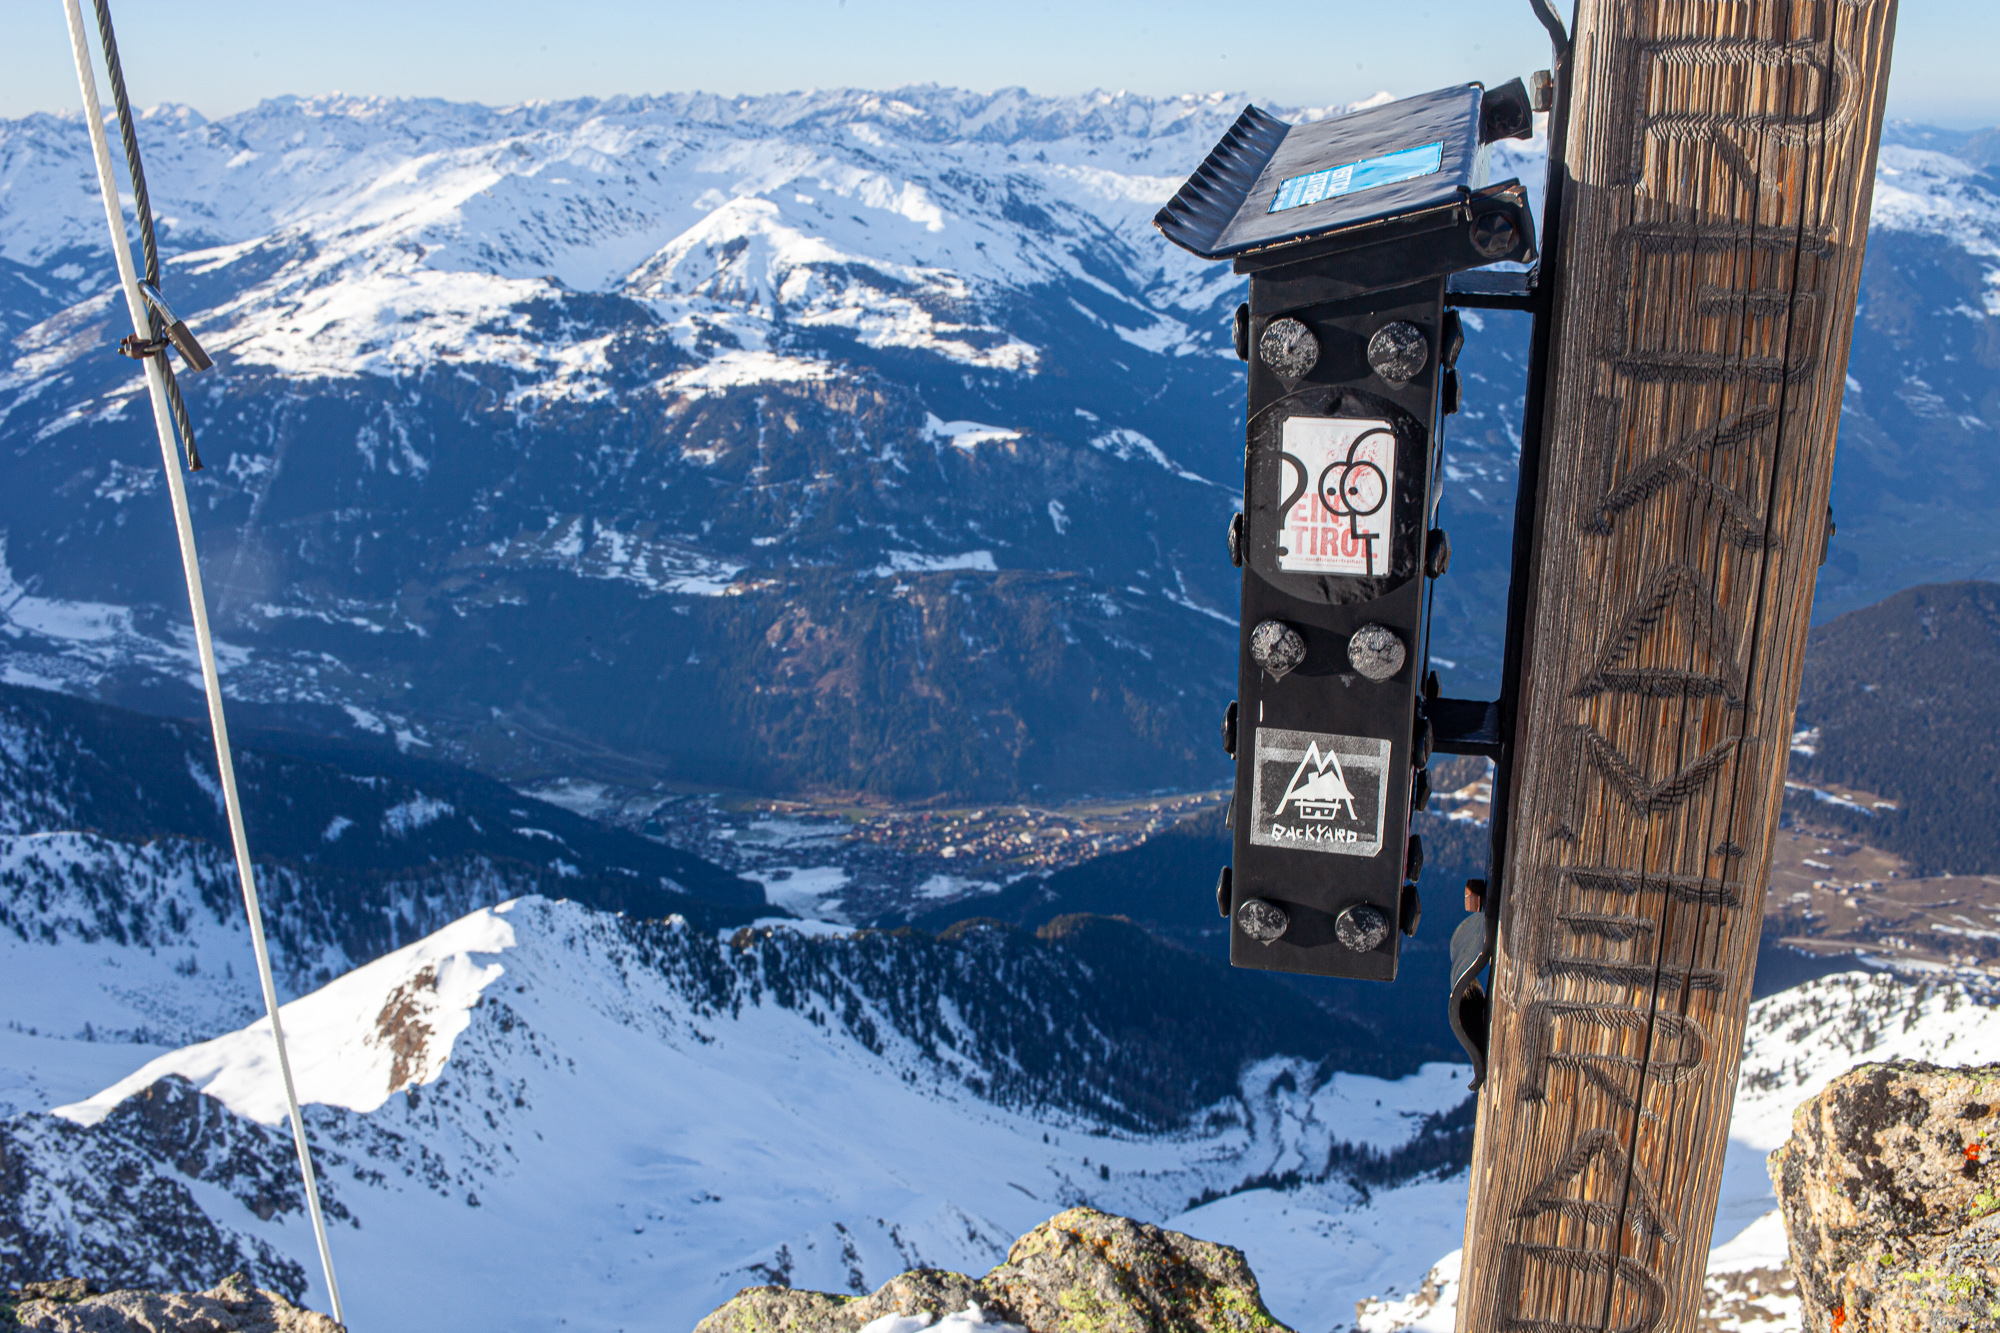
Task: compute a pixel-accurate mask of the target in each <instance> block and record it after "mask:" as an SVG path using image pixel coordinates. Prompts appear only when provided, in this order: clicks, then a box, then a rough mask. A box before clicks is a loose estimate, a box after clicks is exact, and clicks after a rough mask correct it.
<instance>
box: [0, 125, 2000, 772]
mask: <svg viewBox="0 0 2000 1333" xmlns="http://www.w3.org/2000/svg"><path fill="white" fill-rule="evenodd" d="M1237 110H1238V102H1237V99H1233V98H1229V97H1225V96H1221V95H1212V96H1203V97H1182V98H1143V97H1134V96H1129V95H1109V94H1099V95H1092V96H1086V97H1077V98H1067V99H1050V98H1036V97H1032V96H1029V95H1027V94H1024V93H1020V92H1018V91H1012V92H1005V93H1000V94H974V93H966V92H961V91H957V90H952V89H942V88H917V89H902V90H897V91H895V92H893V93H869V92H855V91H830V92H820V93H811V94H797V95H787V96H772V97H761V98H717V97H708V96H703V95H692V94H691V95H684V96H668V97H656V98H620V99H608V100H590V101H581V102H572V103H561V104H536V105H531V106H522V107H514V108H490V107H480V106H467V105H454V104H448V103H440V102H435V101H379V100H376V101H371V100H364V99H344V98H319V99H281V100H278V101H274V102H269V103H265V104H263V105H260V106H258V107H256V108H253V109H252V110H250V111H246V112H243V113H241V114H239V115H236V116H231V117H225V118H222V119H218V120H215V121H207V120H204V119H203V118H201V117H200V116H198V115H196V114H195V113H193V112H191V111H189V110H188V109H186V108H173V107H165V108H156V109H154V110H153V111H151V112H148V113H146V114H145V115H144V116H143V117H142V119H141V123H140V127H139V133H140V139H141V142H142V145H143V146H144V148H145V151H146V154H147V160H148V163H149V168H148V170H149V177H150V184H151V186H152V193H153V198H154V200H155V205H156V210H157V212H158V213H159V215H160V225H161V234H162V237H163V246H164V248H165V250H166V252H167V254H168V263H167V275H166V280H165V286H166V288H167V290H168V292H169V295H170V296H171V297H172V298H173V299H174V300H176V301H177V302H178V303H179V305H180V307H181V308H182V309H183V310H184V311H185V312H187V313H188V316H189V318H190V319H191V321H192V322H193V323H194V325H195V327H196V328H197V330H198V331H199V333H200V334H201V336H202V337H203V338H204V340H205V341H206V343H207V344H208V345H209V346H210V347H211V349H212V350H214V352H215V353H216V354H217V357H218V362H219V366H220V368H219V370H218V371H216V372H213V373H211V374H209V375H207V376H200V377H188V378H187V387H188V391H189V394H190V399H191V403H192V405H193V407H194V410H195V414H196V417H197V419H198V421H199V422H200V430H201V432H202V440H203V451H204V454H205V456H206V457H207V458H208V460H209V468H208V470H207V471H206V472H204V473H202V474H200V475H198V476H196V477H194V478H192V479H191V487H192V493H193V495H194V498H195V503H196V512H197V523H198V526H199V528H200V529H201V533H202V540H203V543H204V551H205V555H206V562H207V564H206V568H207V571H208V575H209V578H210V581H211V587H212V589H213V591H212V596H211V601H212V604H213V607H214V610H215V615H216V623H217V629H218V633H219V634H220V635H221V637H222V641H223V645H224V649H223V661H224V670H225V680H226V682H227V684H228V688H229V690H230V693H231V695H232V697H233V698H234V699H236V700H237V703H236V704H235V707H236V708H238V710H239V711H240V712H241V713H242V714H243V715H244V717H245V718H246V720H254V721H257V722H260V723H264V724H268V725H275V726H282V727H286V728H289V729H293V730H304V731H314V732H319V733H321V734H325V735H329V736H345V737H350V738H362V739H365V738H368V737H371V736H372V737H377V738H380V739H382V740H384V741H390V740H393V741H395V742H396V743H397V744H399V745H401V746H404V747H409V746H417V747H422V746H430V747H432V750H433V752H435V753H438V754H441V755H444V756H446V757H450V758H453V759H456V760H459V761H461V762H465V763H469V764H471V765H472V766H474V767H475V768H479V769H481V770H483V771H485V772H488V773H490V774H493V775H495V776H497V777H500V778H502V779H503V780H506V781H509V782H512V783H514V784H516V785H522V784H531V783H534V782H538V781H550V780H557V779H563V778H580V779H589V780H592V781H598V782H605V783H610V784H614V785H622V786H625V787H631V788H639V789H648V788H653V787H659V786H662V785H664V786H665V787H669V788H673V789H676V790H687V789H698V790H714V789H717V788H728V789H735V790H739V791H745V792H757V793H765V794H776V793H813V792H819V793H843V792H844V793H855V792H859V793H870V794H873V795H874V796H875V797H878V798H883V799H889V800H894V801H902V802H910V801H925V800H937V799H946V800H954V799H965V800H994V799H1030V800H1035V801H1060V800H1069V799H1075V798H1078V797H1082V796H1087V795H1092V794H1098V795H1102V794H1115V793H1127V794H1129V793H1139V792H1148V791H1160V790H1190V789H1200V788H1206V787H1212V786H1215V785H1218V784H1219V783H1220V782H1221V780H1222V777H1223V775H1224V773H1225V772H1226V763H1227V761H1226V759H1225V757H1224V756H1223V755H1222V754H1221V751H1220V749H1219V747H1218V746H1216V745H1215V744H1214V742H1213V736H1214V731H1215V725H1216V722H1217V720H1218V719H1219V718H1220V716H1221V712H1222V709H1223V706H1224V705H1225V704H1226V702H1227V700H1228V697H1229V694H1230V692H1231V680H1232V675H1233V661H1234V648H1233V641H1234V635H1235V630H1234V625H1233V615H1234V610H1233V603H1234V587H1233V581H1234V572H1233V571H1232V570H1231V569H1230V567H1229V565H1228V563H1227V558H1226V555H1225V553H1224V546H1223V531H1224V527H1225V524H1226V521H1227V519H1228V517H1229V515H1230V514H1231V513H1232V512H1233V510H1234V509H1235V507H1236V505H1237V502H1238V494H1237V492H1238V489H1239V487H1240V484H1241V483H1240V467H1239V459H1240V451H1241V388H1240V373H1241V372H1240V367H1239V365H1238V364H1237V363H1236V362H1235V360H1234V358H1233V353H1232V352H1231V350H1230V343H1229V336H1228V332H1227V329H1228V315H1229V312H1230V310H1231V309H1232V308H1233V306H1234V304H1235V302H1236V300H1237V299H1238V296H1237V280H1236V279H1235V278H1233V277H1232V276H1231V275H1230V274H1229V273H1228V272H1227V271H1226V270H1225V269H1224V268H1223V267H1222V266H1209V265H1203V264H1200V263H1198V262H1196V261H1194V260H1193V259H1192V258H1190V257H1188V256H1186V255H1183V254H1182V253H1181V252H1179V251H1177V250H1174V249H1173V248H1172V247H1170V246H1168V245H1166V244H1165V243H1164V242H1163V241H1162V240H1161V239H1160V238H1159V237H1158V235H1157V234H1156V233H1155V232H1154V231H1153V229H1152V227H1151V225H1150V217H1151V215H1152V212H1153V211H1154V209H1155V208H1156V207H1157V206H1158V204H1159V203H1160V202H1161V201H1162V200H1164V199H1165V198H1166V196H1167V195H1168V194H1169V193H1171V191H1172V189H1173V188H1174V187H1175V186H1176V185H1177V184H1178V182H1179V180H1180V179H1181V177H1182V175H1183V174H1184V173H1185V172H1186V171H1187V170H1188V169H1189V168H1190V166H1191V165H1192V164H1193V163H1194V162H1196V161H1198V160H1199V158H1200V156H1201V155H1202V154H1203V153H1204V152H1205V151H1206V149H1207V146H1208V145H1209V144H1210V143H1212V142H1213V140H1214V139H1215V138H1216V137H1217V136H1218V135H1219V134H1220V133H1221V131H1222V129H1223V128H1225V127H1226V125H1227V124H1228V123H1229V121H1230V120H1231V119H1232V118H1233V117H1234V115H1235V113H1236V111H1237ZM1332 110H1333V111H1337V110H1338V108H1334V109H1332ZM1310 114H1328V112H1313V113H1310ZM1990 150H1991V145H1990V144H1989V143H1988V141H1986V140H1984V139H1980V138H1978V137H1977V136H1972V135H1956V134H1951V133H1949V132H1944V131H1937V130H1931V129H1926V128H1923V127H1913V126H1900V127H1892V128H1891V132H1890V134H1889V135H1888V146H1887V147H1885V149H1884V151H1883V156H1882V164H1881V170H1880V174H1879V176H1878V181H1877V194H1876V205H1875V217H1874V224H1873V225H1874V231H1873V236H1872V240H1871V249H1870V259H1869V264H1868V268H1867V271H1866V273H1865V275H1864V282H1863V294H1862V300H1861V308H1860V315H1859V320H1858V323H1857V331H1856V338H1855V343H1854V353H1853V357H1852V360H1851V364H1850V367H1849V389H1848V393H1847V401H1846V404H1845V410H1844V415H1843V436H1842V444H1841V454H1840V463H1839V472H1838V475H1837V478H1836V483H1835V493H1834V500H1835V507H1836V517H1837V519H1838V521H1839V533H1838V535H1837V536H1836V538H1835V540H1834V542H1833V545H1832V548H1831V551H1830V559H1829V563H1828V565H1827V566H1826V568H1825V569H1824V570H1823V571H1822V576H1821V602H1820V607H1821V611H1822V612H1823V613H1831V612H1834V611H1838V610H1842V609H1846V608H1849V607H1852V606H1858V605H1862V604H1866V603H1868V602H1872V601H1874V600H1877V599H1879V598H1880V597H1881V596H1883V595H1885V594H1887V593H1889V592H1893V591H1895V590H1896V589H1897V588H1900V587H1904V586H1908V585H1910V584H1913V583H1917V582H1926V581H1935V580H1938V579H1941V578H1948V577H1976V576H1979V575H1981V574H1982V573H1986V574H1990V573H1991V572H1992V571H1993V569H1994V561H1995V559H1996V556H2000V545H1996V538H1995V536H1994V532H1993V529H1992V525H1991V524H1990V522H1989V521H1988V520H1987V518H1986V514H1987V511H1988V508H1989V506H1988V505H1987V502H1986V501H1985V500H1984V499H1982V497H1983V496H1984V494H1985V491H1986V488H1987V487H1988V486H1989V485H1990V484H1991V483H1990V480H1989V479H1990V477H1991V475H1992V474H1993V472H1994V467H1993V464H1994V463H1995V462H1996V461H2000V459H1996V454H2000V435H1996V433H1995V431H1996V427H1995V426H1993V425H1991V424H1989V423H1991V422H1996V421H2000V404H1996V403H1994V402H1992V401H1991V395H1992V394H1993V389H1992V382H1993V377H1992V375H1991V369H1992V367H1991V364H1990V363H1991V361H1992V359H1993V356H1994V353H1993V352H1992V351H1991V350H1990V348H1991V346H1992V340H1991V339H1989V338H1987V337H1986V335H1985V333H1984V330H1985V327H1986V321H1988V320H1989V319H1991V318H1992V317H1993V313H1992V310H1993V308H1995V307H1993V306H1992V305H1991V304H1990V302H1991V300H1992V298H1991V297H1990V295H1989V293H1990V290H1991V288H1990V283H1989V282H1988V279H1987V276H1986V273H1987V265H1988V264H1989V263H1990V258H1989V256H1990V255H1991V254H1992V253H2000V182H1996V180H1995V179H1994V178H1993V177H1992V176H1990V175H1989V174H1988V173H1989V170H1990V167H1991V163H1990V162H1989V160H1988V157H1989V154H1990ZM1954 154H1963V156H1954ZM88 172H89V166H88V154H87V152H86V151H85V148H84V143H83V136H82V134H81V132H80V127H79V126H78V124H77V122H76V119H75V118H74V117H59V116H31V117H27V118H23V119H20V120H14V121H8V122H4V123H0V338H4V339H5V340H6V345H5V348H4V350H0V445H4V447H5V448H6V449H7V450H8V451H9V457H10V458H11V460H12V461H11V462H10V464H9V467H10V469H11V471H10V474H9V476H10V482H11V483H12V484H10V485H9V486H8V487H7V488H6V489H5V491H4V493H0V538H3V539H4V548H0V555H4V565H0V616H4V617H5V619H4V623H0V631H4V637H0V653H4V665H0V670H4V672H5V674H6V678H7V679H11V680H15V681H19V682H22V683H28V684H39V685H43V686H49V687H53V688H58V689H63V690H68V691H71V692H74V693H80V694H84V695H88V696H90V697H95V698H99V699H104V700H106V701H110V702H118V703H124V704H127V705H129V706H134V707H139V708H142V709H147V710H151V711H155V712H163V713H168V714H177V715H191V714H193V713H195V712H196V711H197V709H196V695H195V693H194V691H193V689H192V687H191V669H190V662H189V658H188V649H187V646H186V644H185V642H184V641H183V639H182V637H181V635H182V634H183V631H181V630H180V628H179V626H180V624H181V622H182V620H183V619H184V610H183V609H182V601H183V598H182V594H181V592H180V590H179V588H178V586H177V582H176V574H175V571H174V569H173V568H172V565H171V562H170V561H163V560H161V559H160V558H159V555H160V553H161V552H162V551H163V550H165V549H168V544H169V542H170V540H171V539H170V537H169V536H168V535H167V533H168V525H167V523H166V516H165V513H164V505H163V503H162V497H161V493H160V491H159V489H158V478H157V475H156V469H157V459H156V458H155V457H154V456H153V454H154V450H153V446H152V442H151V439H150V436H149V435H148V433H147V432H146V431H145V430H143V429H142V428H141V426H142V423H141V421H140V420H139V418H138V416H135V415H134V411H135V408H136V406H137V403H136V399H135V397H134V391H135V384H136V381H135V380H134V379H133V377H132V375H131V373H130V370H129V367H128V366H127V365H125V364H124V363H122V362H120V361H119V360H118V359H117V358H115V357H112V356H110V355H109V354H108V353H107V352H106V351H105V348H106V347H108V345H109V343H110V342H111V341H113V340H114V335H113V332H112V321H111V313H112V308H111V306H110V305H109V303H108V301H107V299H106V296H105V290H106V286H107V277H108V274H109V266H108V264H107V263H106V258H105V255H104V253H103V250H102V248H101V247H100V246H99V245H98V244H97V243H96V241H95V237H96V235H97V233H98V230H99V229H100V228H101V222H100V221H98V220H96V219H94V218H93V216H92V212H91V210H92V208H93V207H94V204H93V203H92V200H91V198H90V196H89V192H88V185H89V175H88ZM1495 172H1496V175H1498V176H1503V177H1504V176H1506V175H1510V174H1512V175H1519V176H1520V177H1521V178H1522V179H1524V180H1525V181H1527V182H1528V183H1529V184H1530V185H1531V186H1538V184H1539V177H1540V157H1539V155H1538V153H1537V152H1536V151H1535V148H1534V146H1532V145H1526V146H1522V147H1520V148H1518V149H1517V148H1515V147H1512V146H1509V147H1507V148H1506V149H1505V150H1504V151H1503V152H1502V153H1501V155H1500V160H1499V161H1498V162H1496V167H1495ZM1468 325H1469V326H1470V330H1471V336H1470V337H1469V341H1468V347H1467V351H1466V353H1465V357H1466V359H1465V362H1464V363H1463V365H1462V371H1463V373H1464V376H1465V384H1466V406H1465V409H1464V410H1463V411H1462V412H1461V413H1460V414H1459V415H1458V416H1456V417H1454V418H1453V419H1452V420H1451V422H1450V424H1449V426H1448V428H1447V440H1446V469H1447V473H1446V475H1447V483H1446V499H1445V502H1444V503H1445V508H1444V518H1445V522H1446V525H1447V527H1448V529H1449V530H1450V531H1451V533H1452V538H1453V545H1454V550H1455V552H1456V557H1455V560H1454V565H1453V569H1452V572H1451V573H1450V574H1449V575H1448V576H1447V577H1446V578H1445V579H1443V580H1441V581H1440V583H1439V585H1438V594H1437V622H1438V634H1437V640H1436V642H1437V664H1438V668H1439V671H1440V674H1441V675H1442V676H1443V678H1444V682H1445V687H1446V690H1447V692H1449V693H1454V694H1459V695H1463V696H1477V695H1478V694H1480V693H1482V692H1484V691H1489V690H1491V689H1493V688H1494V683H1495V677H1496V675H1497V666H1498V647H1499V635H1500V624H1499V620H1498V615H1499V610H1498V608H1499V607H1500V605H1501V603H1502V599H1501V597H1500V595H1499V594H1500V590H1501V589H1502V588H1503V587H1504V584H1505V580H1506V568H1505V561H1506V551H1507V544H1508V535H1509V533H1510V531H1511V497H1512V493H1513V488H1514V458H1515V453H1516V448H1517V446H1516V442H1515V434H1516V432H1517V431H1518V420H1519V411H1520V395H1521V387H1520V386H1521V382H1522V374H1523V368H1524V363H1525V358H1524V350H1523V348H1522V346H1521V342H1522V337H1523V332H1524V329H1523V325H1522V323H1521V321H1520V320H1519V319H1518V318H1517V317H1514V316H1511V315H1506V314H1503V313H1496V312H1487V313H1485V314H1483V315H1478V316H1477V317H1476V318H1472V319H1469V320H1468ZM140 415H141V416H142V415H143V413H140ZM1919 460H1920V461H1919Z"/></svg>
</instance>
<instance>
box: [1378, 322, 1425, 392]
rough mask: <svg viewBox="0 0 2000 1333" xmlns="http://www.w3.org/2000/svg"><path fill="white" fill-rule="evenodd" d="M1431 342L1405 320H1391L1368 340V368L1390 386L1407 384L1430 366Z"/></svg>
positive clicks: (1418, 329)
mask: <svg viewBox="0 0 2000 1333" xmlns="http://www.w3.org/2000/svg"><path fill="white" fill-rule="evenodd" d="M1430 359H1431V342H1430V339H1428V338H1426V337H1425V336H1424V331H1423V330H1422V329H1420V328H1418V327H1417V326H1416V325H1414V324H1412V323H1410V321H1408V320H1407V319H1398V320H1392V321H1390V322H1389V323H1387V324H1384V325H1383V326H1382V327H1381V328H1379V329H1377V330H1375V336H1374V337H1372V338H1370V339H1369V340H1368V366H1369V368H1370V369H1371V370H1373V371H1374V372H1375V373H1376V374H1377V375H1380V376H1381V377H1382V378H1383V379H1385V380H1387V381H1389V383H1391V384H1408V383H1409V382H1410V381H1411V380H1413V379H1415V378H1416V377H1417V376H1419V375H1421V374H1422V373H1423V370H1424V367H1425V366H1426V365H1428V364H1429V363H1430Z"/></svg>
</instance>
